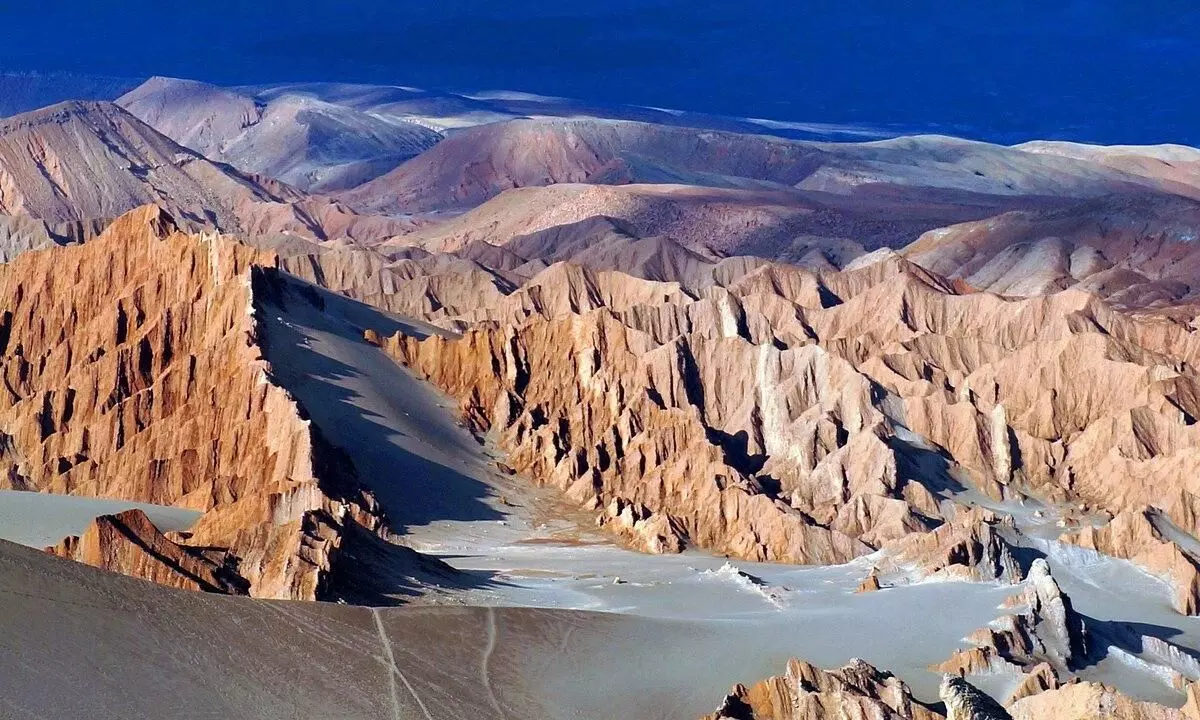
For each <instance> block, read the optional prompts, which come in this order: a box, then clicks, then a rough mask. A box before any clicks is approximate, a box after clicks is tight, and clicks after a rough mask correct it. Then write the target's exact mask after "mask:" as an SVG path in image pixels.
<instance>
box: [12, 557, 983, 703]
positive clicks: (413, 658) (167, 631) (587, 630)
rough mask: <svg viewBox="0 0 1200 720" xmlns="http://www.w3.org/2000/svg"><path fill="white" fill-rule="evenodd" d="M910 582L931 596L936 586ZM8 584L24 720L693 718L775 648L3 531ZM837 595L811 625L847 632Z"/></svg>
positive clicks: (750, 640) (710, 633)
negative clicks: (365, 592)
mask: <svg viewBox="0 0 1200 720" xmlns="http://www.w3.org/2000/svg"><path fill="white" fill-rule="evenodd" d="M958 589H960V590H962V591H964V592H968V593H975V592H979V591H981V590H982V588H981V587H980V588H971V587H970V586H960V588H958ZM912 592H913V593H922V594H924V597H915V596H914V597H913V600H914V601H918V602H924V603H929V602H932V601H933V594H934V593H938V592H939V588H935V587H933V586H925V587H923V588H920V589H915V590H913V591H912ZM992 594H993V595H994V594H995V593H994V590H993V593H992ZM950 597H953V595H951V596H950ZM0 598H2V602H3V603H4V607H5V612H4V613H2V614H0V638H3V640H2V641H0V642H2V643H3V650H4V651H3V652H0V716H3V717H6V718H17V719H19V718H58V717H101V716H105V715H106V714H111V715H113V716H117V715H119V716H121V717H158V718H212V717H238V718H250V719H257V718H296V717H306V718H348V719H353V718H381V719H386V718H417V720H421V719H422V718H426V719H430V720H441V719H443V718H447V719H449V718H459V719H462V718H513V719H516V718H522V719H523V720H538V719H541V718H546V719H551V718H564V719H565V718H578V717H584V718H627V717H639V718H671V719H675V718H679V719H680V720H682V719H684V718H695V717H697V716H699V715H700V714H702V713H703V712H705V710H706V709H709V706H711V705H712V704H713V702H714V700H713V698H717V699H719V697H720V695H721V693H722V692H724V690H725V689H727V687H728V686H729V685H731V684H732V683H733V682H734V681H735V680H737V679H744V678H747V677H752V676H754V675H755V674H763V673H765V672H766V671H767V670H768V669H769V668H770V667H772V666H773V665H776V664H778V663H779V662H780V657H781V655H780V654H779V653H778V650H777V649H776V648H772V647H770V646H764V645H760V644H758V643H757V642H755V641H756V640H758V638H757V637H747V635H746V630H747V628H746V627H744V626H740V625H738V624H733V623H692V622H683V621H672V620H655V619H647V618H639V617H635V616H629V615H620V614H611V613H601V614H596V613H581V612H574V611H557V610H538V609H514V608H495V609H488V608H462V607H453V608H451V607H426V608H393V609H382V610H372V609H369V608H360V607H351V606H341V605H330V604H324V603H292V602H276V601H254V600H248V599H244V598H229V597H222V596H214V595H205V594H200V593H187V592H182V591H175V590H171V589H167V588H162V587H159V586H155V585H150V584H148V583H144V582H142V581H138V580H133V579H130V578H125V577H120V576H115V575H108V574H104V573H101V572H99V571H97V570H95V569H92V568H88V567H86V566H82V565H77V564H72V563H69V562H66V561H62V560H59V559H57V558H53V557H50V556H47V555H44V554H41V553H38V552H37V551H34V550H30V549H27V548H21V547H19V546H16V545H11V544H8V543H0ZM877 598H880V599H869V598H865V597H864V600H863V602H862V603H861V604H859V605H858V606H857V607H858V608H859V610H861V611H862V612H861V617H859V618H858V619H859V620H861V621H862V622H864V623H867V624H868V625H870V626H872V627H873V629H875V630H876V631H878V632H887V633H888V634H885V635H883V636H882V637H884V638H886V637H895V634H896V633H897V632H899V633H904V628H903V627H902V626H901V627H899V628H897V627H892V628H884V627H882V626H883V625H884V624H885V623H884V620H882V619H880V618H878V617H876V613H875V612H874V610H878V609H879V608H880V606H881V605H883V604H884V603H888V602H889V601H888V600H882V598H884V595H883V594H879V595H877ZM814 605H815V603H814ZM916 609H917V608H916V607H909V608H908V610H909V612H910V613H912V614H913V615H918V613H916V612H915V611H916ZM815 612H817V613H819V612H820V611H819V610H815ZM841 612H846V611H844V610H836V609H831V613H832V614H831V615H829V616H826V618H824V619H818V620H815V621H814V622H813V623H812V627H811V629H812V630H813V631H814V632H816V631H820V628H821V627H824V628H825V629H824V631H823V632H824V634H825V635H835V634H836V633H837V632H838V631H837V628H836V627H834V626H835V625H841V622H840V620H842V618H839V617H837V615H838V614H839V613H841ZM978 619H979V618H975V620H978ZM966 624H969V623H966ZM755 627H758V626H757V625H755ZM905 634H906V633H905ZM393 664H394V666H395V668H396V669H397V671H398V672H395V673H392V672H390V670H391V668H392V666H393ZM97 668H103V671H102V672H101V671H98V670H97Z"/></svg>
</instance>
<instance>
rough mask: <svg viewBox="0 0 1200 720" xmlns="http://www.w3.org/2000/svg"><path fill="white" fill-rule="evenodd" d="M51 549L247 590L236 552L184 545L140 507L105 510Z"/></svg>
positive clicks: (97, 563)
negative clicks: (161, 529)
mask: <svg viewBox="0 0 1200 720" xmlns="http://www.w3.org/2000/svg"><path fill="white" fill-rule="evenodd" d="M47 551H48V552H50V553H52V554H54V555H58V556H59V557H64V558H67V559H69V560H75V561H77V562H81V563H85V564H87V565H91V566H93V567H98V568H103V569H105V570H109V571H112V572H118V573H121V574H123V575H132V576H134V577H140V578H142V579H143V580H150V581H151V582H156V583H158V584H160V585H167V586H170V587H177V588H182V589H184V590H203V591H206V592H217V593H224V594H230V595H241V594H245V593H246V591H247V590H248V588H247V585H246V581H245V580H244V579H243V578H242V577H240V576H239V575H238V574H237V573H236V570H235V569H234V566H233V563H235V562H236V558H234V557H233V556H232V555H230V554H229V553H228V552H227V551H223V550H220V549H209V550H207V551H206V550H205V549H203V548H192V547H189V546H187V545H180V544H178V543H176V542H174V541H172V540H170V539H169V538H167V537H166V536H165V535H163V534H162V533H160V532H159V531H158V528H156V527H154V523H152V522H151V521H150V518H148V517H146V514H145V513H144V512H142V511H141V510H127V511H125V512H122V513H118V514H116V515H101V516H100V517H98V518H96V519H95V520H94V521H92V523H91V524H90V525H88V527H87V529H86V530H84V532H83V534H82V535H79V536H72V537H68V538H66V539H64V540H63V541H61V542H60V543H58V544H57V545H55V546H54V547H51V548H47Z"/></svg>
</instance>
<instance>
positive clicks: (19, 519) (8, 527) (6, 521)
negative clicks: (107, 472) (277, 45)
mask: <svg viewBox="0 0 1200 720" xmlns="http://www.w3.org/2000/svg"><path fill="white" fill-rule="evenodd" d="M133 508H138V509H141V510H142V511H144V512H145V513H146V516H147V517H149V518H150V520H151V521H152V522H153V523H154V525H155V526H156V527H157V528H158V529H159V530H161V531H163V532H169V531H171V530H187V529H188V528H190V527H191V526H192V524H193V523H195V522H196V520H197V519H199V517H200V515H201V513H200V512H199V511H198V510H187V509H184V508H173V507H164V506H162V505H151V504H149V503H139V502H132V501H129V500H118V499H112V498H90V497H76V496H74V495H52V494H49V493H36V492H19V491H15V490H0V540H8V541H9V542H15V543H20V544H21V545H28V546H30V547H36V548H43V547H47V546H49V545H53V544H55V543H57V542H58V541H59V540H62V539H63V538H64V537H66V536H68V535H78V534H80V533H82V532H83V531H84V529H86V528H87V526H88V524H89V523H91V522H92V520H93V519H95V518H96V517H97V516H99V515H111V514H113V513H119V512H121V511H122V510H130V509H133Z"/></svg>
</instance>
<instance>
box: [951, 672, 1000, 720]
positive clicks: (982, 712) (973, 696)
mask: <svg viewBox="0 0 1200 720" xmlns="http://www.w3.org/2000/svg"><path fill="white" fill-rule="evenodd" d="M938 695H939V696H940V697H941V698H942V702H944V703H946V720H1012V716H1010V715H1009V714H1008V711H1006V710H1005V709H1004V708H1003V707H1001V706H1000V704H999V703H997V702H996V701H995V700H993V699H991V698H990V697H988V696H987V695H985V694H984V693H983V692H981V691H980V690H979V688H977V687H975V686H974V685H972V684H971V683H969V682H967V681H966V680H963V679H962V678H961V677H955V676H953V675H946V676H945V677H943V678H942V686H941V688H939V690H938Z"/></svg>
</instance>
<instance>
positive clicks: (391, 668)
mask: <svg viewBox="0 0 1200 720" xmlns="http://www.w3.org/2000/svg"><path fill="white" fill-rule="evenodd" d="M371 617H373V618H375V629H376V630H378V631H379V641H380V642H381V643H382V644H383V659H384V660H385V661H387V665H388V687H389V689H390V690H391V695H392V720H404V718H403V715H401V713H400V695H399V689H398V688H397V687H396V678H397V677H399V678H400V681H401V682H403V683H404V687H406V688H408V693H409V694H410V695H412V696H413V700H416V701H417V706H418V707H419V708H421V712H423V713H424V714H425V718H426V720H433V716H432V715H430V714H429V708H427V707H425V703H423V702H421V696H420V695H417V691H416V689H415V688H414V687H413V686H412V683H410V682H409V681H408V678H406V677H404V673H402V672H400V668H399V667H397V666H396V656H395V654H394V653H393V652H392V641H391V639H390V638H388V636H387V632H386V631H385V630H384V629H383V619H382V618H381V617H379V608H371Z"/></svg>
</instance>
